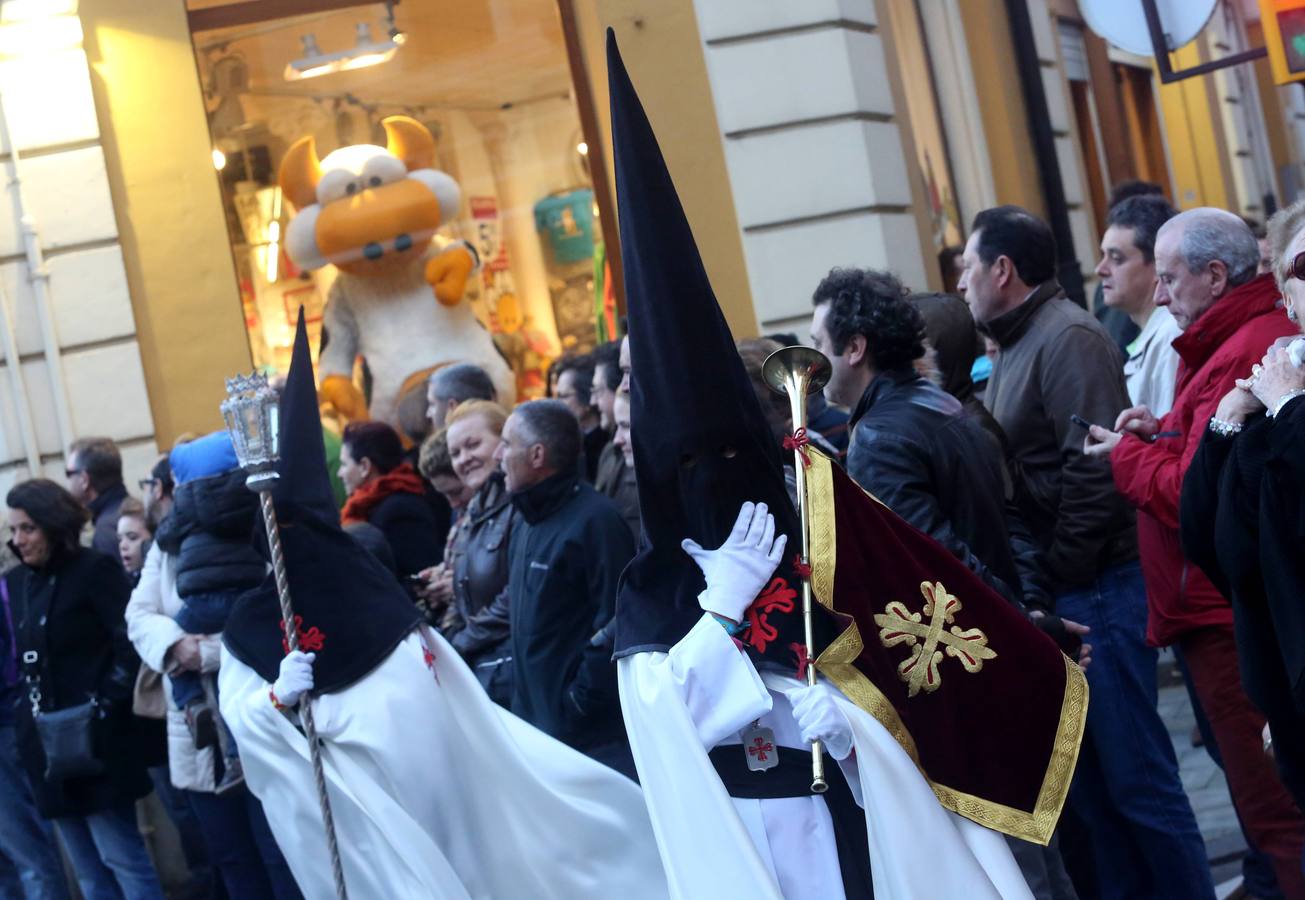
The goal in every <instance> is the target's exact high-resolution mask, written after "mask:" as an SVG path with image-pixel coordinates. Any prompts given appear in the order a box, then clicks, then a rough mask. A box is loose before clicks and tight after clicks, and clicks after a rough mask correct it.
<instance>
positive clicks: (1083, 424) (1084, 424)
mask: <svg viewBox="0 0 1305 900" xmlns="http://www.w3.org/2000/svg"><path fill="white" fill-rule="evenodd" d="M1069 421H1070V422H1072V423H1073V424H1075V425H1077V426H1078V427H1079V428H1082V429H1084V430H1087V429H1088V428H1091V427H1092V423H1091V422H1089V421H1088V420H1087V419H1085V418H1083V417H1082V416H1080V415H1079V414H1078V413H1070V414H1069Z"/></svg>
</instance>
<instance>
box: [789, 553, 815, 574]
mask: <svg viewBox="0 0 1305 900" xmlns="http://www.w3.org/2000/svg"><path fill="white" fill-rule="evenodd" d="M793 571H794V572H796V573H797V576H798V577H799V578H810V577H811V565H810V564H809V563H807V562H804V561H803V559H802V554H800V553H798V554H795V555H794V556H793Z"/></svg>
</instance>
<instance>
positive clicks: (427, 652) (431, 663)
mask: <svg viewBox="0 0 1305 900" xmlns="http://www.w3.org/2000/svg"><path fill="white" fill-rule="evenodd" d="M421 658H422V659H423V660H425V661H426V668H428V669H430V670H431V671H432V672H434V671H435V651H434V650H432V649H431V648H430V647H427V646H425V645H424V644H423V645H422V648H421Z"/></svg>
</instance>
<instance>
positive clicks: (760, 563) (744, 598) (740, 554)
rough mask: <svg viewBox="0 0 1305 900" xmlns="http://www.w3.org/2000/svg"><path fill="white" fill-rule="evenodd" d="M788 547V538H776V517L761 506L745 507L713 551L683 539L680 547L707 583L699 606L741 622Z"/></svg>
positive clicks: (747, 505) (746, 504)
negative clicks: (785, 546)
mask: <svg viewBox="0 0 1305 900" xmlns="http://www.w3.org/2000/svg"><path fill="white" fill-rule="evenodd" d="M787 543H788V535H785V534H781V535H780V536H779V537H775V517H774V516H772V515H771V514H770V513H769V512H767V510H766V504H764V503H758V504H755V505H754V504H752V503H744V504H743V507H742V508H741V509H740V510H739V517H738V519H737V520H736V521H735V522H734V529H733V530H732V531H730V536H729V537H727V538H726V539H725V543H723V544H721V545H720V547H718V548H717V549H715V550H704V549H702V547H700V546H698V543H697V541H694V540H692V539H691V538H685V539H684V540H683V541H682V542H681V543H680V546H681V547H683V548H684V552H685V553H687V554H689V555H690V556H692V557H693V561H694V562H696V563H697V564H698V568H699V569H702V574H703V575H704V576H705V577H706V579H707V589H706V590H705V591H703V592H702V593H701V594H699V595H698V603H699V605H701V606H702V608H703V609H705V610H706V611H707V612H710V613H716V614H717V615H720V616H724V617H726V618H728V619H733V620H734V621H735V622H741V621H743V615H744V613H745V612H746V611H747V609H748V607H749V606H751V605H752V601H753V600H756V599H757V595H758V594H760V593H761V590H762V588H764V587H765V586H766V582H768V581H769V580H770V576H771V575H773V574H774V573H775V568H776V567H777V566H778V565H779V561H780V560H781V559H783V558H784V545H785V544H787Z"/></svg>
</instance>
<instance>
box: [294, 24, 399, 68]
mask: <svg viewBox="0 0 1305 900" xmlns="http://www.w3.org/2000/svg"><path fill="white" fill-rule="evenodd" d="M357 33H358V43H357V44H355V45H354V46H353V47H352V48H350V49H349V50H341V51H339V52H336V53H323V52H322V51H321V48H319V47H318V46H317V38H316V37H314V36H313V35H311V34H305V35H304V36H303V37H302V38H301V40H302V41H303V45H304V55H303V56H301V57H300V58H299V59H296V60H293V61H291V62H289V63H287V64H286V67H285V73H284V74H285V80H286V81H299V80H301V79H304V78H316V77H318V76H319V75H328V74H330V73H331V72H344V71H348V70H351V69H363V68H366V67H367V66H378V65H380V64H381V63H383V62H389V61H390V60H391V59H393V58H394V54H395V53H398V52H399V44H398V42H396V41H395V40H394V39H393V38H386V39H385V40H383V41H374V40H372V30H371V26H369V25H367V24H366V23H365V22H359V23H358V27H357Z"/></svg>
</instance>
